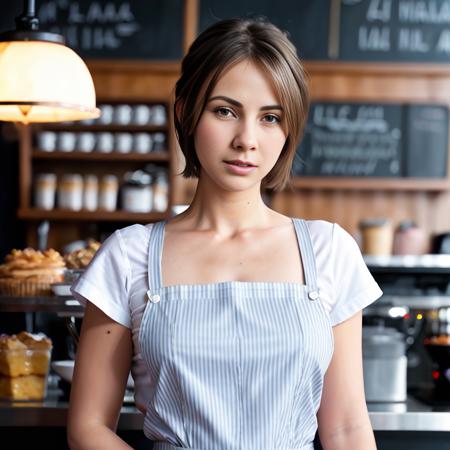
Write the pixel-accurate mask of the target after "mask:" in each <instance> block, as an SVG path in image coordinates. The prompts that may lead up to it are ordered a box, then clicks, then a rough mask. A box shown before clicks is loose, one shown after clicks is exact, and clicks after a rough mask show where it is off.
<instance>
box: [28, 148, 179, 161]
mask: <svg viewBox="0 0 450 450" xmlns="http://www.w3.org/2000/svg"><path fill="white" fill-rule="evenodd" d="M31 156H32V157H33V158H34V159H55V160H71V161H76V160H83V161H163V162H166V161H169V160H170V155H169V152H154V153H152V152H150V153H134V152H130V153H119V152H111V153H100V152H89V153H86V152H80V151H74V152H58V151H56V152H44V151H42V150H34V151H33V152H32V154H31Z"/></svg>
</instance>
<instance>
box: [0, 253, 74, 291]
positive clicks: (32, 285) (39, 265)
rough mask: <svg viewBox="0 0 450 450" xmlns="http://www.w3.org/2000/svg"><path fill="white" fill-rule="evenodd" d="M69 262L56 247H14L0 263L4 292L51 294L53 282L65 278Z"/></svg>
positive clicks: (0, 287)
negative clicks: (43, 249)
mask: <svg viewBox="0 0 450 450" xmlns="http://www.w3.org/2000/svg"><path fill="white" fill-rule="evenodd" d="M65 267H66V264H65V262H64V259H63V257H62V256H61V255H60V253H58V252H57V251H56V250H53V249H49V250H45V251H44V252H41V251H38V250H34V249H32V248H26V249H24V250H16V249H14V250H12V252H11V253H10V254H9V255H7V256H6V257H5V263H4V264H1V265H0V294H2V295H11V296H38V295H51V288H50V286H51V284H52V283H58V282H61V281H63V279H64V268H65Z"/></svg>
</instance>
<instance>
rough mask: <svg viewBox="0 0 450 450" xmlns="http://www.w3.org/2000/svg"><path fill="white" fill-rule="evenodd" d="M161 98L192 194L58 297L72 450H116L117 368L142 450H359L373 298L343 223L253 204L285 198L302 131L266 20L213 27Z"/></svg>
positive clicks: (363, 447)
mask: <svg viewBox="0 0 450 450" xmlns="http://www.w3.org/2000/svg"><path fill="white" fill-rule="evenodd" d="M175 94H176V100H175V124H176V129H177V135H178V140H179V143H180V146H181V149H182V151H183V153H184V155H185V157H186V168H185V170H184V172H183V175H184V176H186V177H197V178H198V188H197V191H196V194H195V198H194V200H193V202H192V204H191V205H190V207H189V208H188V209H187V210H186V211H185V212H183V213H182V214H180V215H178V216H176V217H174V218H172V219H170V220H168V221H162V222H158V223H156V224H154V225H147V226H142V225H133V226H130V227H127V228H124V229H122V230H118V231H116V232H115V233H114V234H113V235H112V236H111V237H110V238H109V239H108V240H107V241H106V242H105V243H104V244H103V246H102V248H101V249H100V251H99V252H98V253H97V255H96V257H95V259H94V260H93V262H92V263H91V265H90V267H89V268H88V270H87V271H86V273H85V274H84V275H83V276H82V277H81V278H80V279H79V281H78V282H77V283H76V284H75V286H74V287H73V293H74V295H75V296H76V297H77V298H78V299H80V301H82V302H85V303H87V307H86V312H85V316H84V320H83V326H82V332H81V339H80V345H79V349H78V354H77V363H76V368H75V376H74V381H73V384H72V394H71V401H70V413H69V428H68V436H69V442H70V445H71V447H72V448H73V449H105V448H108V449H122V448H129V447H128V445H127V444H125V443H124V442H123V441H121V440H120V439H119V438H118V437H117V435H116V434H115V428H116V425H117V421H118V416H119V411H120V407H121V404H122V399H123V393H124V389H125V384H126V380H127V375H128V373H129V370H130V366H131V370H132V373H133V377H134V380H135V396H136V404H137V406H138V407H139V408H140V409H141V410H142V411H143V413H144V414H145V415H146V417H145V422H144V432H145V434H146V435H147V436H148V437H149V438H150V439H151V440H153V441H156V444H155V446H154V448H155V449H156V450H173V449H177V448H191V449H201V450H228V449H230V450H240V449H242V450H247V449H248V450H250V449H251V450H262V449H275V448H277V449H286V450H287V449H290V450H294V449H295V450H311V449H312V448H313V444H312V441H313V439H314V436H315V433H316V431H317V428H318V430H319V436H320V440H321V444H322V446H323V448H324V449H325V450H348V449H350V448H351V449H353V450H359V449H360V450H373V449H375V448H376V447H375V441H374V437H373V432H372V429H371V425H370V421H369V417H368V413H367V409H366V404H365V399H364V388H363V377H362V357H361V310H362V308H363V307H365V306H366V305H368V304H369V303H371V302H373V301H375V300H376V299H377V298H378V297H379V296H380V294H381V291H380V289H379V288H378V286H377V284H376V283H375V281H374V280H373V278H372V277H371V275H370V273H369V272H368V270H367V267H366V266H365V265H364V262H363V260H362V258H361V254H360V252H359V249H358V246H357V245H356V243H355V242H354V240H353V239H352V238H351V236H350V235H349V234H347V233H346V232H345V231H344V230H343V229H342V228H340V227H339V226H338V225H336V224H331V223H328V222H325V221H308V222H306V221H303V220H300V219H292V218H290V217H286V216H284V215H282V214H279V213H277V212H275V211H273V210H271V209H270V208H268V207H267V206H266V205H265V204H264V202H263V200H262V197H261V187H262V186H263V187H271V188H274V189H281V188H282V187H284V186H285V185H286V183H287V181H288V178H289V172H290V167H291V163H292V160H293V158H294V154H295V150H296V147H297V145H298V141H299V138H300V135H301V133H302V130H303V128H304V125H305V121H306V116H307V110H308V90H307V83H306V79H305V74H304V71H303V68H302V65H301V63H300V61H299V60H298V57H297V55H296V51H295V48H294V47H293V45H292V44H291V43H290V42H289V40H288V39H287V37H286V36H285V35H284V34H283V33H282V32H281V31H280V30H279V29H278V28H276V27H275V26H273V25H271V24H270V23H264V22H261V21H247V20H228V21H223V22H220V23H218V24H216V25H214V26H212V27H211V28H209V29H208V30H206V31H205V32H204V33H202V34H201V35H200V36H199V37H198V38H197V39H196V41H195V42H194V43H193V45H192V46H191V48H190V50H189V53H188V54H187V55H186V57H185V59H184V60H183V64H182V74H181V78H180V79H179V81H178V82H177V85H176V92H175ZM333 346H334V350H333ZM149 448H150V446H149Z"/></svg>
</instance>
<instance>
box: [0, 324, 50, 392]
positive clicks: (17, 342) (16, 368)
mask: <svg viewBox="0 0 450 450" xmlns="http://www.w3.org/2000/svg"><path fill="white" fill-rule="evenodd" d="M51 351H52V341H51V340H50V339H49V338H48V337H46V336H45V335H42V334H30V333H27V332H25V331H23V332H21V333H19V334H17V335H12V336H9V335H5V334H3V335H0V398H6V399H10V400H42V399H43V398H44V397H45V393H46V387H47V374H48V370H49V364H50V359H51Z"/></svg>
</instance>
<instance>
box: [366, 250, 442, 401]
mask: <svg viewBox="0 0 450 450" xmlns="http://www.w3.org/2000/svg"><path fill="white" fill-rule="evenodd" d="M365 261H366V264H367V266H368V268H369V270H370V272H371V273H372V275H373V276H374V278H375V280H376V281H377V282H378V284H379V285H380V287H381V289H382V290H383V296H382V297H381V298H380V299H379V300H377V301H376V302H375V303H373V304H372V305H370V306H369V307H367V308H366V309H365V310H364V315H363V357H364V363H365V369H366V367H369V366H368V364H367V363H368V362H369V363H370V356H372V357H373V352H374V348H373V347H374V345H375V344H376V342H375V340H374V339H372V340H371V341H370V340H367V339H364V337H365V336H366V337H367V336H368V335H372V336H373V334H374V333H375V334H376V333H377V331H376V330H378V333H379V335H380V336H381V337H379V338H378V352H377V358H378V361H377V364H378V367H384V370H385V371H389V373H390V374H391V376H390V377H386V380H382V382H380V380H381V378H380V377H378V378H377V379H375V377H376V374H374V372H370V371H369V370H365V371H364V376H365V388H366V397H367V401H368V402H370V401H378V402H383V401H384V402H388V401H392V402H401V401H404V400H406V398H405V395H404V394H405V389H404V387H403V384H402V383H403V382H404V383H405V386H406V391H407V393H408V394H409V395H412V396H413V397H416V398H418V399H419V400H421V401H424V402H425V403H427V404H430V405H433V406H439V407H443V408H444V409H450V255H437V254H436V255H421V256H382V257H379V256H366V257H365ZM382 342H384V346H383V344H382ZM402 343H403V344H404V345H402ZM403 350H404V354H402V352H403ZM402 356H404V358H402ZM403 361H405V362H403ZM373 366H374V367H375V366H376V364H373ZM404 366H406V367H405V368H404ZM366 378H367V379H366ZM373 386H375V388H373ZM367 391H368V392H367ZM367 394H369V395H367ZM372 394H374V396H373V397H371V395H372ZM371 398H373V400H371ZM403 399H404V400H403Z"/></svg>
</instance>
